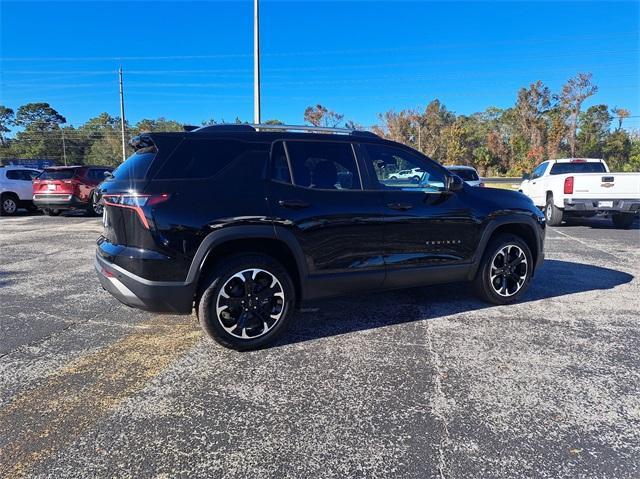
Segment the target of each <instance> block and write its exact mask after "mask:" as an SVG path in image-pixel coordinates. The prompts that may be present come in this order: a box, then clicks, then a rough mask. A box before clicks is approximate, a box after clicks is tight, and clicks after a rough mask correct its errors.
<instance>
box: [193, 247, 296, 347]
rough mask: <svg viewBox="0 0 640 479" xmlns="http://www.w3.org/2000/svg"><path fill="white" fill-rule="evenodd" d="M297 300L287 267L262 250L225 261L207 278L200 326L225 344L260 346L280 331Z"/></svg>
mask: <svg viewBox="0 0 640 479" xmlns="http://www.w3.org/2000/svg"><path fill="white" fill-rule="evenodd" d="M294 305H295V289H294V287H293V282H292V281H291V277H290V275H289V273H288V272H287V270H286V269H285V268H284V266H282V265H281V264H280V263H279V262H278V261H276V260H275V259H273V258H271V257H270V256H266V255H262V254H244V255H239V256H235V257H231V258H229V259H227V260H224V261H222V262H221V263H220V264H218V265H217V266H216V267H215V269H214V270H213V272H212V274H211V275H210V277H209V278H208V279H207V280H206V282H205V285H204V287H203V289H202V294H201V295H200V299H199V302H198V305H197V311H198V319H199V320H200V325H201V326H202V329H203V330H204V331H205V332H206V333H207V334H208V335H209V336H210V337H211V338H212V339H214V340H215V341H217V342H218V343H219V344H221V345H222V346H224V347H227V348H231V349H235V350H237V351H248V350H252V349H259V348H262V347H264V346H266V345H268V344H270V343H272V342H273V341H275V340H276V339H277V338H278V337H280V336H281V335H282V333H283V332H284V331H285V330H286V329H287V326H288V323H289V321H290V316H291V311H292V310H293V308H294Z"/></svg>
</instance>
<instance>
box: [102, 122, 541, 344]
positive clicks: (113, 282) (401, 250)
mask: <svg viewBox="0 0 640 479" xmlns="http://www.w3.org/2000/svg"><path fill="white" fill-rule="evenodd" d="M131 146H133V148H134V149H135V153H134V154H133V155H132V156H131V157H129V159H128V160H127V161H126V162H124V163H123V164H122V165H121V166H120V167H119V168H118V169H116V171H114V172H113V177H111V178H109V179H108V180H107V181H105V182H104V183H102V185H101V187H100V191H99V193H100V194H101V195H102V198H103V202H104V205H105V214H104V234H103V236H101V237H100V238H99V239H98V247H97V254H96V269H97V271H98V276H99V278H100V282H101V283H102V286H103V287H104V288H105V289H107V290H108V291H109V292H110V293H111V294H113V295H114V296H115V297H116V298H118V299H119V300H120V301H122V302H123V303H125V304H127V305H129V306H133V307H137V308H141V309H146V310H149V311H155V312H168V313H179V314H190V313H191V312H192V311H193V309H194V308H195V310H196V312H197V315H198V317H199V320H200V322H201V324H202V327H203V328H204V330H205V331H206V332H207V333H208V334H209V335H211V336H212V337H213V338H214V339H215V340H217V341H218V342H219V343H221V344H223V345H224V346H227V347H231V348H234V349H238V350H246V349H254V348H258V347H261V346H264V345H266V344H267V343H269V342H271V341H273V340H274V339H275V338H276V337H278V336H280V335H281V333H282V332H283V331H284V330H285V328H286V326H287V323H288V322H289V320H290V318H291V316H292V314H291V313H292V310H293V309H294V308H295V307H296V305H297V304H299V302H300V301H302V300H308V299H316V298H321V297H327V296H333V295H340V294H345V293H351V292H354V291H375V290H383V289H394V288H405V287H413V286H420V285H429V284H436V283H449V282H458V281H467V282H471V283H472V284H473V287H474V289H475V290H476V292H477V293H478V294H479V295H480V296H481V297H482V298H484V299H485V300H487V301H490V302H492V303H496V304H504V303H509V302H512V301H516V300H517V299H518V298H519V297H520V296H521V295H522V294H523V292H524V291H525V289H526V288H527V286H528V283H529V281H530V279H531V277H532V276H533V274H534V272H535V270H536V268H537V267H538V266H539V265H540V264H541V262H542V260H543V257H544V254H543V242H544V232H545V229H544V228H545V224H544V216H543V215H542V214H541V212H540V211H539V210H538V209H537V208H536V207H535V206H534V205H533V203H532V202H531V200H530V199H528V198H527V197H526V196H524V195H522V194H521V193H517V192H513V191H506V190H498V189H491V188H477V187H471V186H467V185H465V184H464V182H463V181H462V180H461V179H460V178H459V177H457V176H455V175H454V174H452V173H450V172H448V171H447V170H446V169H445V168H444V167H443V166H441V165H440V164H438V163H436V162H435V161H433V160H431V159H429V158H427V157H426V156H424V155H422V154H421V153H419V152H417V151H415V150H413V149H411V148H408V147H406V146H404V145H401V144H398V143H395V142H392V141H387V140H384V139H382V138H380V137H378V136H376V135H375V134H373V133H369V132H362V131H351V130H336V129H331V130H325V129H320V128H315V127H314V128H307V127H276V126H272V125H265V126H262V125H256V126H251V125H217V126H208V127H202V128H198V129H195V130H192V131H186V132H184V133H149V134H143V135H140V136H138V137H136V138H134V139H133V140H132V141H131ZM414 168H415V169H417V171H418V172H419V173H420V175H419V176H420V178H419V179H418V178H414V177H412V178H410V179H398V178H397V177H396V175H394V173H397V172H398V171H400V170H409V169H414ZM392 176H394V178H393V179H392V178H391V177H392Z"/></svg>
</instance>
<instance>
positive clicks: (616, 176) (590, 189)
mask: <svg viewBox="0 0 640 479" xmlns="http://www.w3.org/2000/svg"><path fill="white" fill-rule="evenodd" d="M566 176H573V178H574V187H573V197H574V198H584V199H636V198H640V173H580V174H576V175H566Z"/></svg>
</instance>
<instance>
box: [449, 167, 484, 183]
mask: <svg viewBox="0 0 640 479" xmlns="http://www.w3.org/2000/svg"><path fill="white" fill-rule="evenodd" d="M449 171H450V172H452V173H453V174H454V175H458V176H459V177H460V178H462V179H463V180H464V181H478V179H479V178H478V175H477V173H476V172H475V171H473V170H468V169H466V168H451V169H449Z"/></svg>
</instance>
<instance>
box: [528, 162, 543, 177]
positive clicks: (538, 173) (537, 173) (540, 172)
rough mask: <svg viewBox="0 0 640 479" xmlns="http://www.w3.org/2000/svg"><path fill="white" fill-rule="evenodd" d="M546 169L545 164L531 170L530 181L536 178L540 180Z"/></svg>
mask: <svg viewBox="0 0 640 479" xmlns="http://www.w3.org/2000/svg"><path fill="white" fill-rule="evenodd" d="M546 169H547V163H546V162H544V163H541V164H539V165H538V167H537V168H536V169H535V170H533V173H531V179H532V180H535V179H536V178H540V177H541V176H542V175H544V170H546Z"/></svg>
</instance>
